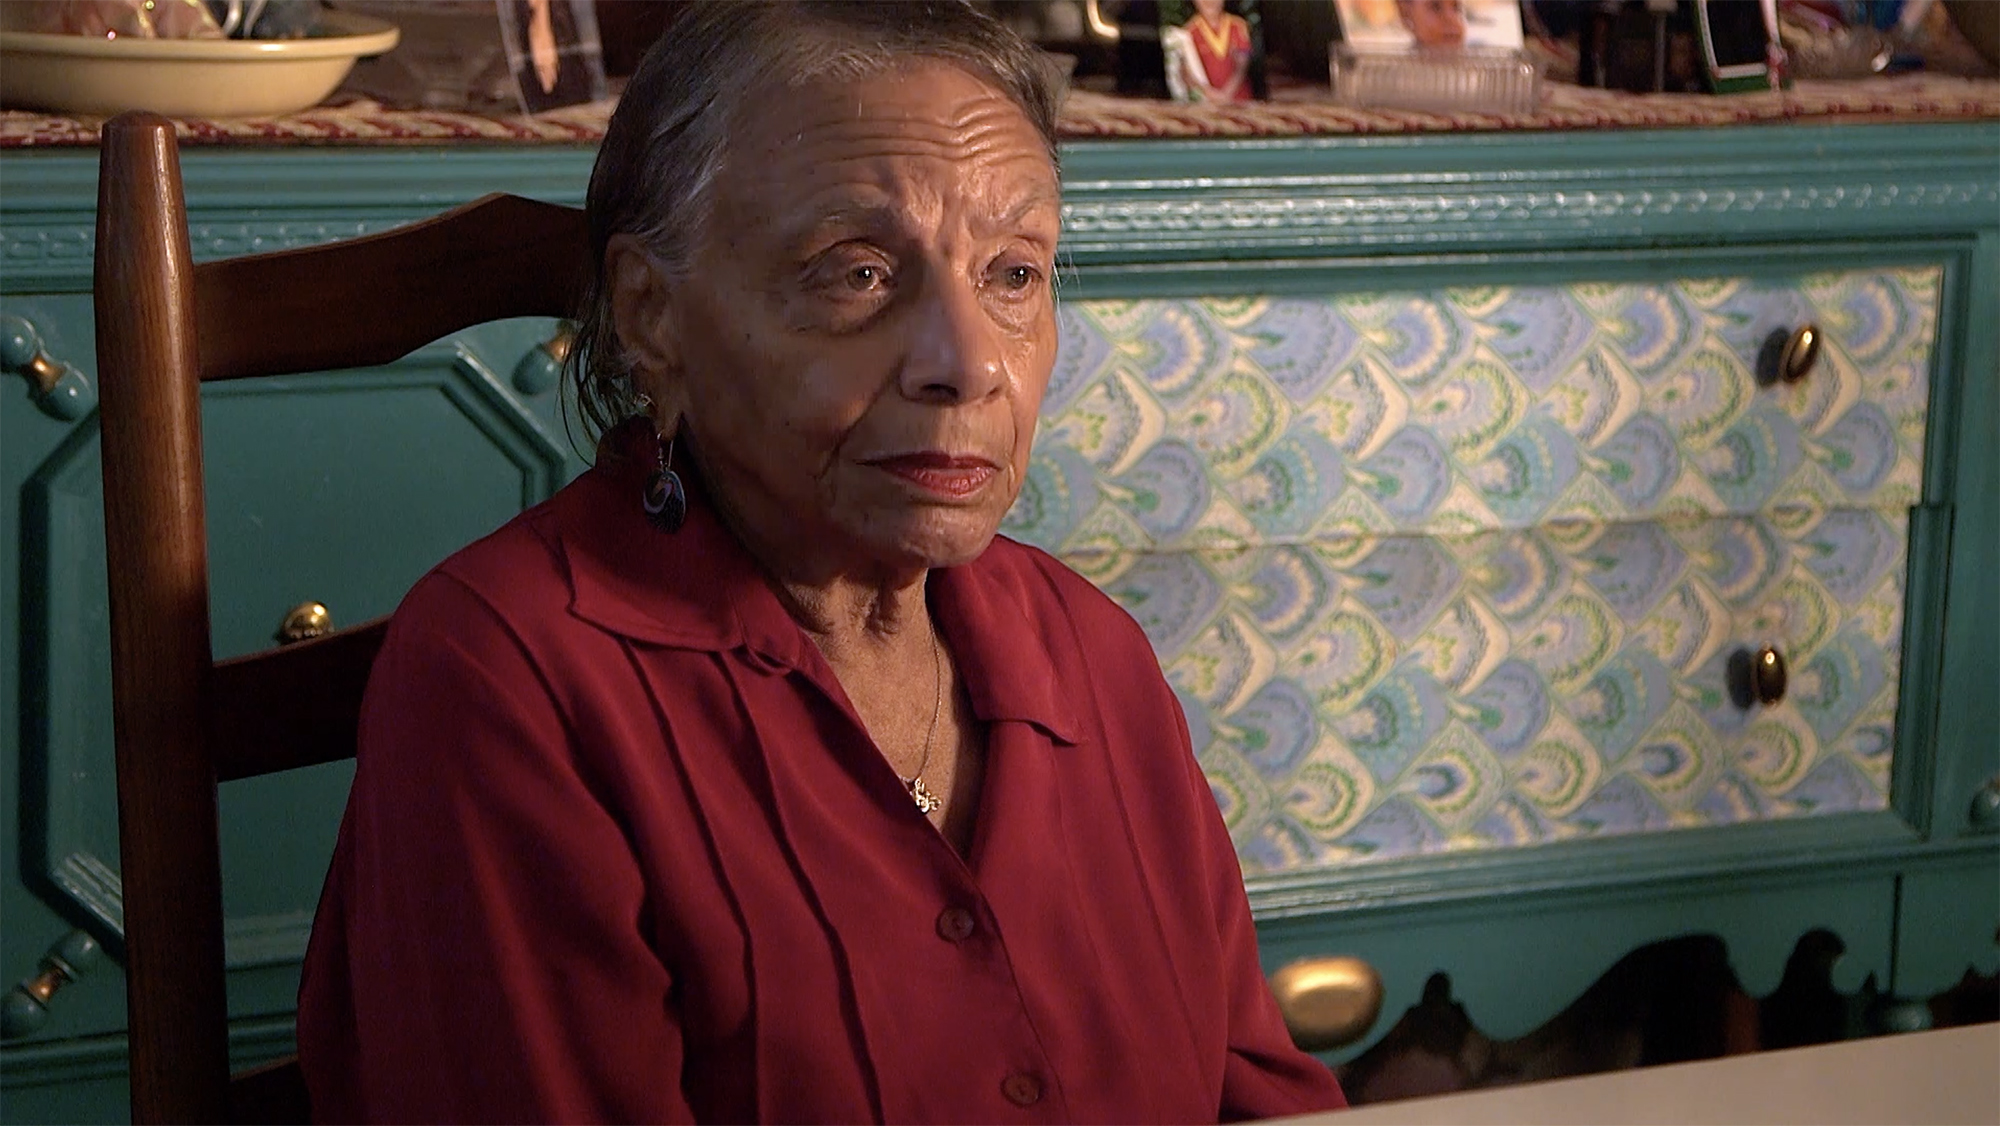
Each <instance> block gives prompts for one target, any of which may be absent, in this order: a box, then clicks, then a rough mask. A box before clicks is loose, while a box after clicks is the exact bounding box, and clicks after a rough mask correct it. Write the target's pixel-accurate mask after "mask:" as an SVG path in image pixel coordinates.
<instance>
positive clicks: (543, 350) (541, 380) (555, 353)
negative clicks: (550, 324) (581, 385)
mask: <svg viewBox="0 0 2000 1126" xmlns="http://www.w3.org/2000/svg"><path fill="white" fill-rule="evenodd" d="M575 344H576V326H575V325H573V324H570V323H569V322H568V321H562V322H559V323H558V324H557V325H556V331H555V335H554V336H551V337H549V338H548V339H547V340H544V341H542V342H541V343H540V344H537V345H535V346H534V347H533V348H530V349H528V353H527V355H525V356H522V357H521V362H520V363H518V364H515V365H514V390H516V391H519V392H520V393H521V394H523V395H540V394H542V393H543V392H545V391H547V390H549V389H550V388H552V387H554V386H555V385H556V383H557V381H559V380H560V379H562V369H563V361H565V360H567V359H569V350H570V348H571V347H572V346H574V345H575Z"/></svg>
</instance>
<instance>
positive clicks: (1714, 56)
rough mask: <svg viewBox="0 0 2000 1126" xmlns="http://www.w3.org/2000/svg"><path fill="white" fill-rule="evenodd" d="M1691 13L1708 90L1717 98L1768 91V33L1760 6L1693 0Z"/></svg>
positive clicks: (1739, 0) (1735, 0)
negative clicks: (1715, 94)
mask: <svg viewBox="0 0 2000 1126" xmlns="http://www.w3.org/2000/svg"><path fill="white" fill-rule="evenodd" d="M1694 12H1695V40H1696V42H1697V43H1698V44H1699V46H1700V48H1701V63H1702V69H1703V71H1704V72H1706V73H1707V75H1708V85H1709V89H1710V90H1712V91H1713V92H1715V93H1717V94H1736V93H1743V92H1745V91H1751V90H1769V89H1771V87H1772V81H1771V29H1770V27H1769V26H1768V24H1767V22H1766V16H1765V13H1764V12H1763V10H1762V5H1761V4H1750V3H1744V2H1743V0H1729V2H1727V3H1720V4H1718V3H1712V2H1711V0H1695V6H1694Z"/></svg>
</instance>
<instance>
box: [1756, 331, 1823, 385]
mask: <svg viewBox="0 0 2000 1126" xmlns="http://www.w3.org/2000/svg"><path fill="white" fill-rule="evenodd" d="M1819 346H1820V331H1819V326H1818V325H1814V324H1803V325H1800V326H1799V327H1797V328H1795V329H1792V330H1791V331H1790V332H1787V331H1785V330H1784V329H1782V328H1781V329H1778V330H1777V331H1775V332H1773V333H1772V334H1771V335H1770V336H1769V337H1767V338H1765V340H1764V348H1763V350H1762V351H1761V352H1760V353H1758V356H1757V381H1758V382H1759V383H1763V384H1765V385H1766V386H1768V385H1770V384H1773V383H1797V382H1799V381H1800V380H1803V379H1804V378H1805V377H1806V376H1807V375H1810V374H1811V373H1812V369H1813V365H1814V364H1816V363H1818V362H1819Z"/></svg>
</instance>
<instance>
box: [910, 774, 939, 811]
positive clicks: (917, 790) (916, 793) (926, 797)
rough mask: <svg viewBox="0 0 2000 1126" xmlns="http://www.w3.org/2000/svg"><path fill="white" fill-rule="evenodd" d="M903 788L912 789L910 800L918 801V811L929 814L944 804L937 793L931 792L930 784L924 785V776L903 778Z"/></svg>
mask: <svg viewBox="0 0 2000 1126" xmlns="http://www.w3.org/2000/svg"><path fill="white" fill-rule="evenodd" d="M903 788H904V789H906V790H908V791H910V800H911V801H914V802H916V803H917V812H918V813H922V814H925V815H929V814H930V813H932V812H934V811H935V810H936V809H937V807H938V806H940V805H943V804H944V803H943V802H941V801H939V800H938V796H937V795H936V794H933V793H931V788H930V787H929V786H926V785H924V780H923V779H922V778H905V779H903Z"/></svg>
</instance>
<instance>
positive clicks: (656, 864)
mask: <svg viewBox="0 0 2000 1126" xmlns="http://www.w3.org/2000/svg"><path fill="white" fill-rule="evenodd" d="M638 492H639V489H638V484H637V482H636V481H635V480H634V479H632V477H631V474H630V472H629V471H628V472H625V473H619V472H613V471H606V470H601V469H600V470H594V471H592V472H590V473H587V474H585V475H584V476H583V477H581V478H579V479H578V480H577V481H576V482H575V483H573V484H572V485H570V486H569V487H568V488H566V489H565V490H564V491H563V492H562V493H561V494H559V495H558V496H557V497H555V498H554V499H553V500H551V501H550V502H549V503H547V504H545V505H542V506H540V507H538V508H536V509H533V510H531V511H529V512H527V513H524V514H523V515H522V516H520V517H519V518H517V519H515V520H514V521H512V522H511V523H510V524H508V525H507V526H506V527H505V528H503V529H501V530H500V531H499V532H497V533H495V534H494V535H493V536H491V537H489V538H487V539H485V540H483V541H481V542H480V543H478V544H475V545H473V546H472V547H470V548H468V549H466V550H465V551H463V552H461V553H459V554H458V555H456V556H454V557H453V558H452V559H450V560H448V561H447V562H446V563H444V564H443V565H441V566H440V567H439V568H438V569H437V570H436V571H434V572H433V573H432V574H430V575H429V576H427V577H426V578H425V579H424V580H423V581H422V582H421V583H420V584H419V585H418V586H417V587H416V588H415V589H414V590H413V591H412V592H411V594H410V595H409V597H408V599H407V600H406V601H405V603H404V605H403V606H402V607H401V609H399V610H398V612H397V615H396V618H395V620H394V622H393V624H392V626H391V628H390V634H389V639H388V641H387V643H386V644H385V647H384V649H383V652H382V655H381V657H380V658H379V659H378V662H377V665H376V668H375V671H374V674H373V676H372V678H371V681H370V686H369V694H368V699H367V704H366V707H365V711H364V715H363V720H362V733H361V747H360V756H359V764H358V768H357V772H356V776H355V783H354V790H353V794H352V796H351V798H350V801H349V806H348V810H347V815H346V818H345V820H344V822H343V824H342V828H341V835H340V841H339V844H338V846H337V849H336V853H335V857H334V861H333V866H332V870H331V872H330V874H329V878H328V884H327V888H326V892H325V896H324V898H323V901H322V903H321V906H320V912H319V916H318V918H317V920H316V922H315V925H314V931H313V939H312V945H311V949H310V951H309V953H308V956H307V961H306V967H305V975H304V979H303V983H302V986H301V993H300V1013H299V1042H300V1052H301V1058H302V1062H303V1065H304V1067H305V1070H306V1075H307V1080H308V1085H309V1087H310V1089H311V1093H312V1097H313V1100H314V1111H315V1115H316V1116H317V1117H319V1118H321V1119H323V1120H327V1121H431V1120H437V1121H471V1120H479V1121H492V1122H498V1121H522V1120H557V1121H685V1120H690V1119H693V1120H704V1121H783V1122H812V1121H839V1122H861V1121H898V1122H920V1121H929V1122H946V1121H950V1122H972V1121H976V1122H1003V1123H1004V1122H1044V1121H1047V1122H1055V1121H1097V1122H1110V1121H1203V1120H1206V1121H1213V1120H1216V1119H1217V1118H1218V1117H1245V1116H1262V1115H1274V1114H1284V1113H1297V1112H1303V1111H1308V1110H1313V1109H1319V1108H1323V1107H1329V1106H1339V1105H1341V1096H1340V1092H1339V1089H1338V1087H1337V1085H1336V1084H1335V1083H1334V1081H1333V1078H1332V1076H1331V1075H1330V1074H1329V1073H1328V1072H1327V1071H1326V1069H1325V1068H1324V1067H1322V1066H1321V1065H1320V1064H1319V1063H1318V1062H1317V1061H1316V1060H1314V1059H1312V1058H1311V1057H1310V1056H1307V1055H1305V1054H1303V1053H1300V1052H1298V1051H1297V1050H1296V1049H1294V1048H1293V1047H1292V1046H1291V1043H1290V1041H1289V1039H1288V1037H1287V1036H1286V1033H1285V1029H1284V1026H1283V1024H1282V1022H1281V1020H1280V1019H1279V1017H1278V1014H1277V1012H1276V1009H1275V1006H1274V1004H1273V1003H1272V1001H1271V998H1270V995H1269V992H1268V991H1267V990H1266V988H1265V986H1264V983H1263V979H1262V975H1261V973H1260V970H1259V967H1258V964H1257V955H1256V945H1255V935H1254V932H1253V930H1252V927H1251V922H1250V916H1249V912H1248V908H1247V905H1246V902H1245V899H1244V895H1243V888H1242V883H1241V878H1240V875H1239V872H1238V869H1237V866H1236V862H1235V856H1234V853H1233V851H1232V850H1231V847H1230V843H1229V838H1228V835H1227V832H1226V831H1225V829H1224V828H1223V826H1222V823H1221V819H1220V816H1219V815H1218V814H1217V811H1216V808H1215V805H1214V803H1213V800H1212V798H1211V796H1210V793H1209V790H1208V787H1207V784H1206V781H1205V780H1204V779H1203V777H1202V775H1201V773H1200V770H1199V769H1198V768H1197V766H1196V764H1195V762H1194V759H1193V756H1192V754H1191V751H1190V749H1189V746H1188V739H1187V733H1186V729H1185V725H1184V724H1183V723H1182V720H1181V717H1180V712H1179V709H1178V707H1177V705H1176V703H1175V701H1174V699H1173V696H1172V694H1171V692H1170V691H1169V690H1168V688H1167V687H1166V684H1165V682H1164V680H1163V679H1162V677H1161V674H1160V671H1159V667H1158V664H1157V662H1156V661H1155V659H1154V656H1153V653H1152V650H1151V648H1150V647H1149V646H1148V645H1147V643H1146V640H1145V637H1144V635H1143V634H1142V633H1141V632H1140V631H1139V629H1138V627H1137V626H1136V625H1135V624H1134V623H1133V622H1132V621H1131V619H1130V618H1129V617H1128V616H1127V615H1125V614H1124V613H1123V612H1122V611H1121V610H1119V609H1118V608H1117V607H1116V606H1115V605H1114V604H1113V603H1111V602H1110V601H1109V600H1107V599H1105V598H1104V597H1103V596H1102V595H1101V594H1100V593H1098V592H1097V591H1096V590H1095V589H1094V588H1093V587H1091V586H1090V585H1089V584H1088V583H1087V582H1085V581H1083V580H1082V579H1080V578H1078V577H1077V576H1075V575H1074V574H1072V573H1071V572H1069V571H1068V570H1066V569H1065V568H1063V567H1062V566H1061V565H1060V564H1059V563H1057V562H1055V561H1054V560H1053V559H1051V558H1049V557H1048V556H1046V555H1044V554H1042V553H1040V552H1038V551H1035V550H1034V549H1031V548H1027V547H1023V546H1021V545H1019V544H1015V543H1012V542H1009V541H1006V540H1004V539H1003V540H996V541H995V542H994V544H993V546H992V547H991V548H990V549H989V550H988V551H987V552H986V553H985V554H984V555H983V556H981V557H980V559H978V560H977V561H976V562H974V563H972V564H971V565H968V566H965V567H960V568H954V569H950V570H942V571H937V572H933V574H932V576H931V578H930V582H929V599H930V603H931V607H932V611H933V614H934V616H935V618H936V620H937V622H938V624H939V626H940V628H941V630H942V632H943V635H944V638H945V640H946V642H947V644H949V645H950V647H951V650H952V652H953V654H954V656H955V658H956V662H957V665H958V668H959V669H960V672H961V676H962V677H963V680H964V683H965V688H966V691H967V695H968V698H969V700H970V702H971V706H972V710H973V712H974V714H975V715H976V717H977V719H978V720H979V721H980V724H981V726H982V728H983V730H984V732H985V735H986V748H985V755H986V774H985V782H984V787H983V790H982V792H981V794H980V799H979V810H978V816H977V821H976V825H975V829H974V837H973V843H972V847H971V850H970V854H969V856H966V857H961V856H960V855H959V854H958V853H957V852H956V851H954V850H953V849H952V848H951V847H950V846H949V845H948V844H947V843H946V842H945V840H944V838H943V837H942V836H940V835H939V834H938V832H937V831H936V830H935V829H934V828H933V827H932V826H931V824H930V823H929V822H928V821H927V820H926V819H925V818H924V817H923V816H922V814H920V813H919V812H918V811H917V809H916V808H915V806H914V805H913V804H912V802H911V801H910V799H909V796H908V795H907V793H906V792H905V791H904V790H903V788H902V785H901V783H900V782H899V781H898V779H897V778H896V776H895V775H894V773H893V772H892V771H891V770H890V768H889V766H888V764H887V763H886V762H885V761H884V760H883V758H882V756H881V754H880V752H879V751H878V750H877V749H876V748H875V746H874V745H873V743H872V742H871V740H870V738H869V736H868V734H867V732H866V731H865V730H864V729H863V727H862V726H861V724H860V722H859V720H858V719H857V717H856V715H855V713H854V710H853V708H852V706H851V705H850V704H849V703H848V701H847V698H846V696H845V695H844V694H843V693H842V691H841V689H840V686H839V683H838V682H837V680H836V679H835V678H834V676H833V674H832V672H831V670H830V668H829V667H828V666H827V665H826V663H825V661H824V660H823V659H822V658H821V656H820V654H819V652H818V650H817V649H816V648H814V646H813V645H812V643H811V642H810V640H809V639H808V638H807V637H806V636H805V635H804V634H803V633H802V632H801V631H800V630H799V628H798V627H797V626H796V624H794V623H793V622H792V620H791V619H790V618H789V617H788V616H787V615H786V614H785V612H784V610H783V608H782V607H781V605H780V604H779V602H778V601H777V599H776V597H775V596H774V595H773V594H772V593H771V591H770V590H769V588H768V587H767V586H766V585H765V583H764V581H763V580H762V578H761V577H760V576H759V574H758V572H757V570H756V569H755V567H754V566H753V565H752V563H751V562H750V560H749V559H748V557H747V556H746V555H745V554H744V553H743V551H742V549H741V548H740V547H739V546H738V545H737V544H736V543H735V541H734V539H733V538H732V537H731V536H730V534H729V533H728V532H727V531H726V530H725V529H724V528H723V527H722V526H721V525H720V524H719V523H718V522H717V521H716V519H715V518H714V516H713V514H712V513H711V512H710V511H709V510H708V509H707V508H706V507H705V505H704V503H703V501H702V498H701V495H700V489H699V487H698V485H697V486H696V487H695V488H694V489H693V494H694V495H693V501H694V504H693V508H692V511H691V513H690V516H689V519H688V522H687V524H686V526H684V527H683V528H682V529H681V530H680V531H679V532H678V533H675V534H673V535H666V534H663V533H660V532H658V531H656V530H654V529H653V528H651V527H650V526H649V525H647V524H646V522H645V521H644V519H643V518H642V516H641V515H640V510H639V505H638V502H637V497H638Z"/></svg>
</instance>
